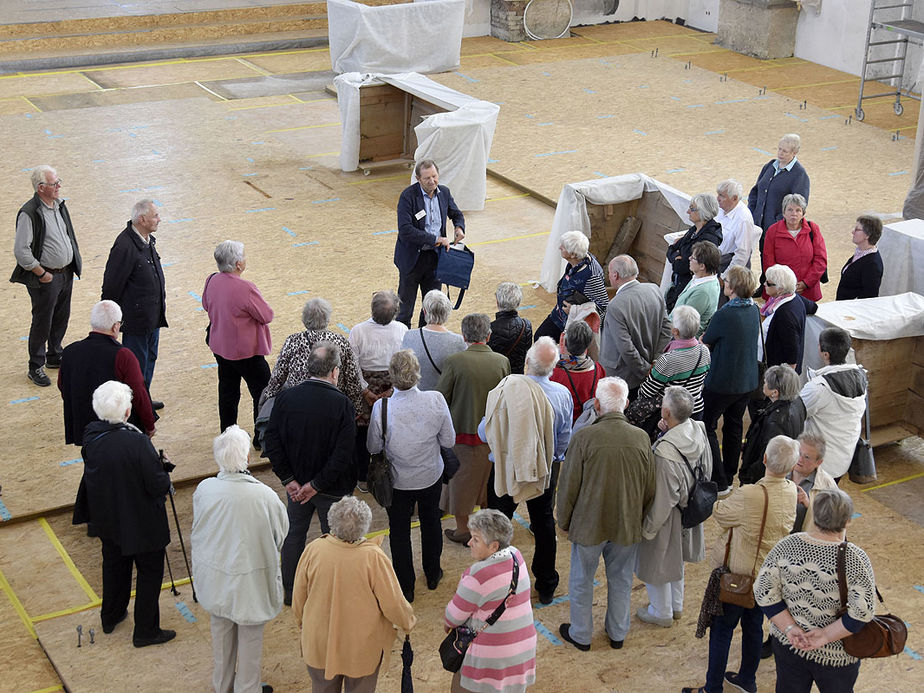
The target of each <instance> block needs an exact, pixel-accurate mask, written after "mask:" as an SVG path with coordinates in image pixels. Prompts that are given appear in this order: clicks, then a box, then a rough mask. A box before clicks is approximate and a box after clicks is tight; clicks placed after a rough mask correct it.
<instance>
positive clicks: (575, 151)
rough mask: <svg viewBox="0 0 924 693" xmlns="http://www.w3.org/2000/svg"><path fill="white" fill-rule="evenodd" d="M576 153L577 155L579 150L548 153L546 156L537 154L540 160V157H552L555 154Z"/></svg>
mask: <svg viewBox="0 0 924 693" xmlns="http://www.w3.org/2000/svg"><path fill="white" fill-rule="evenodd" d="M575 153H577V149H566V150H565V151H563V152H546V153H545V154H536V158H539V157H540V156H552V155H554V154H575Z"/></svg>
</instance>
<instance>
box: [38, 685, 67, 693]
mask: <svg viewBox="0 0 924 693" xmlns="http://www.w3.org/2000/svg"><path fill="white" fill-rule="evenodd" d="M63 690H64V686H49V687H48V688H41V689H39V690H37V691H32V693H52V691H63Z"/></svg>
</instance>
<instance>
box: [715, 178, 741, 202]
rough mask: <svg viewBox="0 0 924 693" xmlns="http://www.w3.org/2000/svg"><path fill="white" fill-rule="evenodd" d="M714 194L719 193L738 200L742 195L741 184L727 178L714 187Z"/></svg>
mask: <svg viewBox="0 0 924 693" xmlns="http://www.w3.org/2000/svg"><path fill="white" fill-rule="evenodd" d="M715 190H716V192H720V193H722V194H723V195H726V196H728V197H737V198H738V199H739V200H740V199H741V196H742V195H743V194H744V188H743V187H742V186H741V183H739V182H738V181H736V180H735V179H734V178H727V179H726V180H723V181H722V182H721V183H719V184H718V185H717V186H715Z"/></svg>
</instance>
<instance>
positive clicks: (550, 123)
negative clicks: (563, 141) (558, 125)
mask: <svg viewBox="0 0 924 693" xmlns="http://www.w3.org/2000/svg"><path fill="white" fill-rule="evenodd" d="M536 125H537V126H538V127H542V126H543V125H555V123H552V122H548V123H536Z"/></svg>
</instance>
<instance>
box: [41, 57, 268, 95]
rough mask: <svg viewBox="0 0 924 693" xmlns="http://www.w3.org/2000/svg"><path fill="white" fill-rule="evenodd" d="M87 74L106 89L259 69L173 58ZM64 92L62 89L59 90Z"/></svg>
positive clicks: (232, 62) (249, 73) (254, 73)
mask: <svg viewBox="0 0 924 693" xmlns="http://www.w3.org/2000/svg"><path fill="white" fill-rule="evenodd" d="M85 74H86V75H87V77H89V78H90V79H92V80H93V81H94V82H95V83H96V84H99V85H100V86H101V87H104V88H109V89H111V88H116V87H142V86H148V85H153V84H174V83H177V82H196V81H203V82H208V81H212V80H217V79H234V78H237V77H255V76H258V75H259V72H257V71H256V70H254V69H253V68H250V67H247V66H246V65H244V64H243V63H241V62H239V61H237V60H234V59H227V58H224V59H217V60H198V61H171V62H166V63H161V64H154V65H138V66H131V67H113V68H101V69H97V70H86V71H85ZM59 91H61V90H59Z"/></svg>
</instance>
